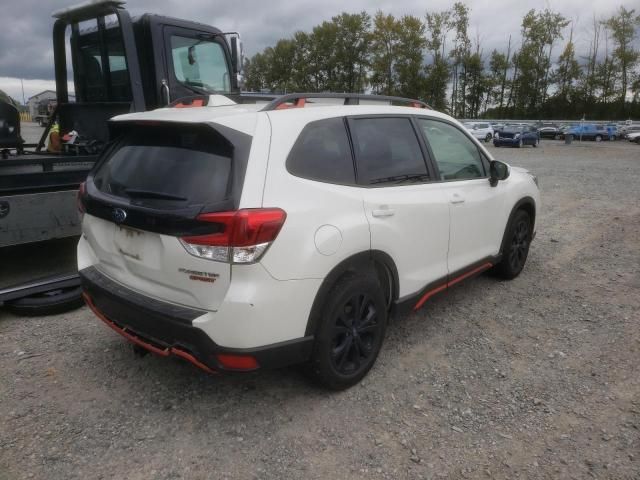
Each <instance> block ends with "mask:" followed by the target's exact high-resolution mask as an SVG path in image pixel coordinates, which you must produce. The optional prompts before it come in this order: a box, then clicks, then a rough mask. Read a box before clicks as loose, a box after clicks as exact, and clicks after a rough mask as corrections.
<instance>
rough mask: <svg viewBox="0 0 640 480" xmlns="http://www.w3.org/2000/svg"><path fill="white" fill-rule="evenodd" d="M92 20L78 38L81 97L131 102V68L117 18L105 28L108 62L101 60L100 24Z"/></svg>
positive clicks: (81, 98) (96, 100) (87, 100)
mask: <svg viewBox="0 0 640 480" xmlns="http://www.w3.org/2000/svg"><path fill="white" fill-rule="evenodd" d="M91 23H92V26H91V27H90V28H87V29H84V30H81V31H80V35H79V36H78V39H77V67H78V70H79V71H78V72H77V73H78V76H77V82H78V83H79V85H78V86H79V90H80V91H79V92H77V93H78V94H79V98H78V100H79V101H84V102H129V101H131V98H132V97H131V85H130V82H129V71H128V69H127V61H126V57H125V54H124V45H123V43H122V36H121V33H120V28H119V26H118V23H117V20H116V21H115V22H113V21H111V22H110V23H109V24H107V26H106V28H105V30H104V35H103V38H104V43H105V45H104V51H105V52H106V57H107V61H106V62H103V61H102V48H103V47H102V46H101V44H100V35H99V33H98V26H97V24H96V23H95V21H94V22H91ZM74 53H75V52H74ZM105 63H106V64H105Z"/></svg>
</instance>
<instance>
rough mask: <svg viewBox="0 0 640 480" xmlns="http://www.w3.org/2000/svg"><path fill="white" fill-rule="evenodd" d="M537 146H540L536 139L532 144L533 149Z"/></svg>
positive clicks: (538, 140)
mask: <svg viewBox="0 0 640 480" xmlns="http://www.w3.org/2000/svg"><path fill="white" fill-rule="evenodd" d="M538 145H540V139H538V138H536V140H535V142H533V148H538Z"/></svg>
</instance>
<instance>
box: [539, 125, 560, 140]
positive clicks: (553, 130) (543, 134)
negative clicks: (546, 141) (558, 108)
mask: <svg viewBox="0 0 640 480" xmlns="http://www.w3.org/2000/svg"><path fill="white" fill-rule="evenodd" d="M538 134H539V135H540V138H553V139H554V140H559V139H560V136H561V135H562V131H561V130H560V127H558V126H557V125H546V126H543V127H540V128H538Z"/></svg>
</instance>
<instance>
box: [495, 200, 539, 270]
mask: <svg viewBox="0 0 640 480" xmlns="http://www.w3.org/2000/svg"><path fill="white" fill-rule="evenodd" d="M531 235H532V231H531V218H530V217H529V214H528V213H527V212H525V211H524V210H518V211H517V212H516V214H515V216H514V218H513V221H512V222H511V224H510V225H509V227H508V230H507V232H506V234H505V238H504V248H503V251H502V260H501V261H500V263H499V264H498V265H496V267H495V271H496V273H497V274H498V275H499V276H501V277H502V278H505V279H507V280H511V279H512V278H516V277H517V276H518V275H520V272H521V271H522V269H523V268H524V264H525V263H526V261H527V256H528V255H529V245H530V244H531Z"/></svg>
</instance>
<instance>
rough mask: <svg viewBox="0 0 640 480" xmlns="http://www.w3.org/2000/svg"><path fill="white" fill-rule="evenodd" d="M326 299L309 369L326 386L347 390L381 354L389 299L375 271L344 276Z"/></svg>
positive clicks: (310, 374) (313, 378)
mask: <svg viewBox="0 0 640 480" xmlns="http://www.w3.org/2000/svg"><path fill="white" fill-rule="evenodd" d="M324 300H325V301H324V308H323V310H322V317H321V319H320V323H319V325H318V328H317V331H316V338H315V343H314V347H313V353H312V355H311V360H310V362H309V365H308V368H307V373H308V375H309V376H310V377H311V379H312V380H313V381H315V382H316V383H318V384H320V385H321V386H323V387H325V388H329V389H331V390H343V389H345V388H349V387H351V386H353V385H355V384H356V383H358V382H359V381H360V380H361V379H362V378H363V377H364V376H365V375H366V374H367V372H368V371H369V370H370V369H371V367H372V366H373V364H374V363H375V361H376V358H377V357H378V353H379V352H380V348H381V347H382V341H383V340H384V333H385V330H386V327H387V307H386V302H385V298H384V293H383V291H382V287H381V286H380V283H379V282H378V279H377V277H376V275H375V273H373V272H370V273H366V274H347V275H345V276H343V277H342V278H341V279H340V280H339V281H338V282H337V283H336V285H335V286H334V287H333V288H332V289H331V291H330V292H329V294H328V295H327V297H326V298H325V299H324ZM354 311H355V315H354Z"/></svg>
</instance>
